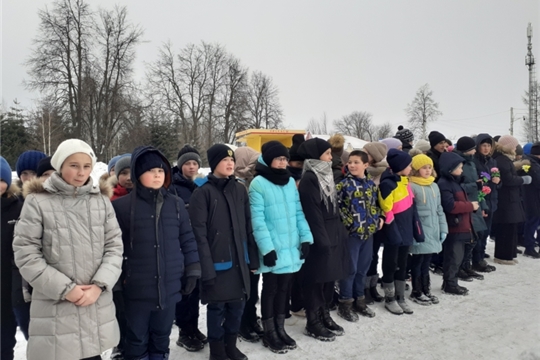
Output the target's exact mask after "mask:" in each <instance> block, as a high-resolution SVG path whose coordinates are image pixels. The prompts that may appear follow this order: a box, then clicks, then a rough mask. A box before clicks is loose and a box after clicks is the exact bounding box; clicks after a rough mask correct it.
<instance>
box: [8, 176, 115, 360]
mask: <svg viewBox="0 0 540 360" xmlns="http://www.w3.org/2000/svg"><path fill="white" fill-rule="evenodd" d="M27 185H28V186H26V192H27V193H28V195H27V196H26V200H25V203H24V206H23V209H22V212H21V216H20V220H19V221H18V223H17V225H16V226H15V238H14V241H13V250H14V253H15V263H16V265H17V266H18V267H19V269H20V271H21V275H22V277H23V278H24V279H26V280H27V281H28V282H29V283H30V285H32V287H33V289H34V290H33V293H32V304H31V307H30V329H29V333H30V339H29V340H28V348H27V352H26V355H27V359H28V360H37V359H39V360H53V359H54V360H75V359H77V360H78V359H83V358H87V357H92V356H96V355H100V354H101V353H102V352H103V351H106V350H107V349H110V348H112V347H114V346H116V345H117V344H118V342H119V339H120V336H119V329H118V323H117V321H116V317H115V307H114V304H113V297H112V288H113V286H114V284H115V283H116V281H117V280H118V278H119V276H120V273H121V265H122V252H123V245H122V237H121V235H122V234H121V231H120V227H119V226H118V222H117V221H116V215H115V212H114V209H113V207H112V205H111V202H110V200H109V196H108V193H107V190H110V189H108V188H107V187H106V185H105V184H102V186H101V187H99V186H94V185H93V184H92V179H90V180H89V181H88V183H87V184H86V185H84V186H81V187H78V188H76V187H74V186H71V185H69V184H67V183H66V182H64V180H62V178H61V177H60V175H59V174H58V173H54V174H53V175H52V176H51V177H50V178H49V179H47V180H46V181H45V182H44V183H42V182H41V181H39V180H34V181H33V182H31V183H29V184H27ZM90 284H96V285H98V286H100V287H105V290H104V291H103V292H102V293H101V295H100V297H99V298H98V300H97V301H96V302H95V303H94V304H92V305H90V306H85V307H80V306H76V305H75V304H73V303H71V302H69V301H68V300H66V299H65V297H66V295H67V294H68V293H69V292H70V291H71V290H72V289H73V288H74V287H75V285H90Z"/></svg>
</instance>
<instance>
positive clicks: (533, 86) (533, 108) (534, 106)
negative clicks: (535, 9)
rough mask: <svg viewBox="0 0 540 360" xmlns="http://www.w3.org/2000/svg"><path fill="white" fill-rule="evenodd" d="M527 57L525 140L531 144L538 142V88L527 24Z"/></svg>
mask: <svg viewBox="0 0 540 360" xmlns="http://www.w3.org/2000/svg"><path fill="white" fill-rule="evenodd" d="M527 38H528V39H529V43H528V44H527V49H528V51H527V56H526V57H525V65H527V67H528V68H529V126H528V129H529V130H528V131H527V140H528V141H532V142H537V141H538V92H537V89H538V86H537V83H536V66H535V63H534V55H533V53H532V25H531V23H529V26H528V27H527Z"/></svg>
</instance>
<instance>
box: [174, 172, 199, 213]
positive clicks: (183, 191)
mask: <svg viewBox="0 0 540 360" xmlns="http://www.w3.org/2000/svg"><path fill="white" fill-rule="evenodd" d="M196 188H197V184H195V183H194V182H193V181H192V180H191V179H187V178H186V177H184V176H183V175H182V172H181V171H180V169H178V167H176V166H175V167H173V169H172V182H171V186H169V192H170V193H171V194H173V195H176V196H178V197H179V198H180V199H182V200H184V203H185V204H186V206H189V202H190V199H191V194H193V191H195V189H196Z"/></svg>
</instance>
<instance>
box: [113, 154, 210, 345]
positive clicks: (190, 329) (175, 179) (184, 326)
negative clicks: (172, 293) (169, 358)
mask: <svg viewBox="0 0 540 360" xmlns="http://www.w3.org/2000/svg"><path fill="white" fill-rule="evenodd" d="M177 158H178V160H177V162H176V166H175V167H173V169H172V183H171V186H170V187H169V192H170V193H171V194H174V195H176V196H178V197H180V198H181V199H182V200H184V203H185V204H186V207H189V202H190V200H191V195H192V194H193V191H195V189H196V188H197V184H196V183H195V178H196V177H197V175H198V174H199V169H200V167H201V163H202V161H201V157H200V155H199V152H198V151H197V149H195V148H194V147H191V146H189V145H185V146H184V147H183V148H182V149H180V151H179V152H178V156H177ZM117 166H118V165H117ZM184 281H185V279H184ZM199 288H200V286H199V284H197V286H195V288H194V289H193V291H192V292H191V294H189V295H184V296H182V300H181V301H179V302H178V303H177V304H176V326H178V329H179V335H178V340H177V341H176V345H178V346H181V347H183V348H184V349H186V350H187V351H200V350H202V349H203V348H204V345H205V344H206V343H207V342H208V340H207V338H206V336H205V335H204V334H203V333H202V332H201V331H200V330H199V300H200V291H199Z"/></svg>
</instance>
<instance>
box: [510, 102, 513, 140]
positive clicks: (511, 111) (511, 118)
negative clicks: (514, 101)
mask: <svg viewBox="0 0 540 360" xmlns="http://www.w3.org/2000/svg"><path fill="white" fill-rule="evenodd" d="M510 135H512V136H513V135H514V108H513V107H511V108H510Z"/></svg>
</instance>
